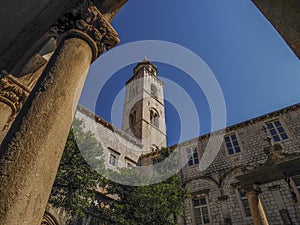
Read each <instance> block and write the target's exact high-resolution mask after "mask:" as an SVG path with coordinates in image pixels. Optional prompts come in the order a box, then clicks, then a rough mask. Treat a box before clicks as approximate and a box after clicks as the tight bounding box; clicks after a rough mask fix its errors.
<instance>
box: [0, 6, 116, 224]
mask: <svg viewBox="0 0 300 225" xmlns="http://www.w3.org/2000/svg"><path fill="white" fill-rule="evenodd" d="M66 19H67V18H65V20H66ZM69 19H70V20H69V21H67V23H66V24H63V25H62V24H59V25H58V28H59V29H60V30H62V29H64V37H63V39H62V41H61V42H60V44H59V46H58V47H57V50H56V51H55V53H54V55H53V56H52V58H51V59H50V61H49V63H48V64H47V67H46V68H45V70H44V72H43V74H42V75H41V77H40V79H39V81H38V82H37V85H36V87H35V88H34V89H33V91H32V92H31V94H30V96H29V97H28V100H27V102H26V103H25V105H24V107H23V108H22V109H21V111H20V113H19V115H18V117H17V119H16V120H15V122H14V124H13V126H12V127H11V129H10V131H9V132H8V134H7V135H6V137H5V139H4V140H3V142H2V144H1V148H0V196H1V197H0V224H1V225H39V224H40V222H41V220H42V217H43V214H44V211H45V208H46V204H47V201H48V197H49V194H50V192H51V188H52V185H53V182H54V179H55V175H56V172H57V168H58V166H59V162H60V159H61V156H62V153H63V149H64V145H65V143H66V139H67V135H68V132H69V130H70V127H71V124H72V120H73V116H74V113H75V109H76V106H77V104H78V100H79V96H80V93H81V89H82V87H83V84H84V81H85V77H86V75H87V72H88V69H89V66H90V63H91V62H92V61H93V60H95V59H96V58H97V57H98V56H99V55H100V54H101V53H103V52H104V50H105V49H106V50H108V49H110V48H112V47H113V46H115V45H116V44H117V43H118V42H119V39H118V37H117V33H116V32H115V30H114V29H113V28H112V27H111V26H110V24H109V23H108V22H107V21H106V20H105V19H104V17H103V16H102V14H101V13H100V12H99V11H98V10H97V8H96V7H95V6H93V5H91V3H89V2H84V3H82V4H80V5H78V7H77V8H76V9H74V11H73V14H72V16H71V18H69Z"/></svg>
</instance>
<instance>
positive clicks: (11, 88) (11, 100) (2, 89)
mask: <svg viewBox="0 0 300 225" xmlns="http://www.w3.org/2000/svg"><path fill="white" fill-rule="evenodd" d="M28 95H29V92H28V90H26V89H24V88H23V87H21V86H20V85H19V84H18V83H17V82H16V81H15V80H14V79H13V78H12V77H11V76H7V77H4V78H2V79H1V80H0V101H1V102H4V103H5V104H7V105H9V106H10V107H11V108H12V110H13V114H16V113H18V112H19V111H20V109H21V108H22V105H23V103H24V102H25V101H26V99H27V97H28Z"/></svg>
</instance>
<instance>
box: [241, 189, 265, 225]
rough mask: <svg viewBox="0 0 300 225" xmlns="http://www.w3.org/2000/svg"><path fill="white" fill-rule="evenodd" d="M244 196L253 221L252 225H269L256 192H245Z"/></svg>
mask: <svg viewBox="0 0 300 225" xmlns="http://www.w3.org/2000/svg"><path fill="white" fill-rule="evenodd" d="M246 196H247V199H248V202H249V206H250V211H251V215H252V217H253V220H254V225H269V223H268V221H267V217H266V215H265V212H264V209H263V207H262V204H261V202H260V199H259V197H258V192H257V191H255V190H251V191H247V192H246Z"/></svg>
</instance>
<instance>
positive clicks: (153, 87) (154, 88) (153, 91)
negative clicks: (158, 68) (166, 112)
mask: <svg viewBox="0 0 300 225" xmlns="http://www.w3.org/2000/svg"><path fill="white" fill-rule="evenodd" d="M151 95H153V96H154V97H157V88H156V86H155V85H154V84H151Z"/></svg>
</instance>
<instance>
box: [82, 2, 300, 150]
mask: <svg viewBox="0 0 300 225" xmlns="http://www.w3.org/2000/svg"><path fill="white" fill-rule="evenodd" d="M112 25H113V26H114V28H115V29H116V30H117V31H118V33H119V37H120V39H121V43H120V45H123V44H126V43H132V42H136V41H143V40H161V41H167V42H172V43H176V44H178V45H181V46H183V47H185V48H187V49H189V50H191V51H192V52H194V53H195V54H196V55H198V56H199V57H200V58H201V59H202V60H203V61H204V62H205V63H206V65H207V66H208V67H209V68H210V70H211V71H212V73H213V74H214V76H215V78H216V80H217V81H218V83H219V86H220V88H221V90H222V92H223V96H224V99H225V105H226V111H227V113H226V116H227V125H231V124H235V123H238V122H241V121H244V120H247V119H250V118H253V117H257V116H259V115H262V114H265V113H268V112H271V111H274V110H277V109H280V108H283V107H286V106H289V105H292V104H295V103H298V102H300V101H299V99H300V88H299V84H300V76H299V72H298V71H300V62H299V60H298V59H297V57H296V56H295V55H294V53H293V52H292V51H291V50H290V49H289V48H288V46H287V45H286V43H285V42H284V41H283V40H282V38H281V37H280V36H279V35H278V33H277V32H276V31H275V29H274V28H273V27H272V26H271V25H270V23H269V22H268V21H267V20H266V19H265V18H264V16H263V15H262V14H261V13H260V12H259V11H258V9H257V8H256V7H255V6H254V4H253V3H252V2H251V1H248V0H227V1H224V0H190V1H185V2H183V1H179V0H172V1H170V0H163V1H161V0H160V1H159V0H152V1H145V0H129V1H128V3H127V4H126V5H125V6H124V8H122V10H121V11H120V12H119V14H118V15H117V16H116V17H115V19H114V20H113V22H112ZM116 51H118V49H117V48H116ZM109 54H111V53H110V52H108V53H105V54H104V55H103V56H101V57H100V58H99V59H98V60H97V61H96V62H94V63H93V65H92V66H91V69H90V72H89V75H88V79H87V81H86V84H85V87H84V90H83V94H82V97H81V100H80V103H81V104H83V105H84V106H86V107H88V108H89V109H90V110H92V111H94V112H96V113H97V114H99V115H100V116H102V117H103V118H104V119H106V120H108V121H111V122H112V123H113V124H115V125H117V126H120V121H121V118H122V110H123V108H122V107H123V103H122V101H123V97H124V96H123V94H124V89H123V88H124V86H125V82H126V81H127V80H128V79H129V78H130V77H131V76H132V69H133V67H134V65H135V63H134V64H131V65H128V66H126V67H124V68H120V70H118V71H117V72H116V73H114V74H112V75H111V76H109V77H110V78H109V79H108V80H105V79H104V78H103V77H104V76H103V75H104V74H105V71H107V70H106V68H104V67H106V66H108V67H118V63H119V61H118V59H116V60H115V61H114V60H110V61H109V63H107V62H106V64H104V63H103V62H105V60H106V58H109ZM131 54H133V52H131V51H130V50H128V51H126V52H125V53H124V51H123V52H121V53H120V57H123V58H127V57H130V56H131ZM137 54H138V55H139V56H140V60H142V59H143V57H144V55H145V54H144V53H143V52H142V50H141V51H140V52H138V53H137ZM153 54H154V53H153ZM157 54H159V53H157ZM154 55H155V54H154ZM180 57H181V56H180V55H178V58H179V59H180ZM149 59H150V60H151V57H149ZM184 60H185V62H187V63H188V59H184ZM108 64H109V65H108ZM154 64H156V65H157V66H158V70H159V76H160V77H161V79H166V81H167V82H165V83H166V85H165V93H166V103H165V104H166V117H167V118H166V119H167V134H168V144H169V145H172V144H174V143H177V142H180V141H183V140H187V139H190V138H193V137H196V136H199V135H200V134H204V133H207V132H210V130H211V120H212V118H211V117H212V116H211V109H210V107H209V101H208V100H207V98H206V96H205V93H204V90H203V89H202V88H200V87H199V86H197V83H196V82H195V81H194V80H193V79H192V78H191V77H190V76H189V74H187V73H185V72H183V71H182V70H180V69H178V68H176V66H174V65H173V66H170V65H167V64H165V63H161V62H160V63H159V62H155V61H154ZM103 65H104V66H103ZM199 76H200V77H201V76H202V75H201V74H199ZM95 79H96V80H97V81H96V80H95ZM168 81H171V82H174V83H176V84H177V85H178V86H180V87H181V88H182V89H183V90H184V91H185V92H186V93H187V95H188V97H189V98H190V100H192V102H193V105H191V108H192V107H195V110H196V114H197V116H198V118H199V122H198V121H197V119H198V118H194V117H193V116H191V114H192V111H193V110H192V109H191V110H190V111H189V110H188V109H186V110H185V111H183V112H181V113H180V112H179V108H178V107H179V106H180V105H183V103H185V99H184V98H176V99H177V100H174V96H176V94H178V93H179V92H178V91H177V90H176V88H174V85H173V86H172V85H167V84H169V83H170V82H168ZM100 83H101V85H100V86H99V84H100ZM170 84H171V83H170ZM171 87H172V88H173V89H172V88H171ZM92 92H96V93H97V102H93V101H94V100H92V99H93V98H91V95H92V94H91V93H92ZM168 99H169V100H168ZM199 124H200V125H199ZM194 126H195V127H194ZM198 126H199V127H200V130H198V129H197V127H198ZM183 127H187V128H188V129H183ZM182 130H183V131H184V132H183V134H182V133H180V131H182Z"/></svg>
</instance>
